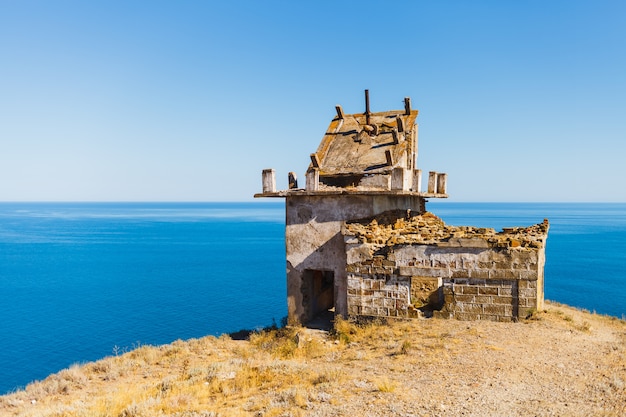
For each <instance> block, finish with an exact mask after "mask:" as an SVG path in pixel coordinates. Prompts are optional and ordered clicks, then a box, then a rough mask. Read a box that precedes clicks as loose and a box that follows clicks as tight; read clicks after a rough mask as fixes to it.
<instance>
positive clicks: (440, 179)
mask: <svg viewBox="0 0 626 417" xmlns="http://www.w3.org/2000/svg"><path fill="white" fill-rule="evenodd" d="M447 182H448V174H444V173H439V174H437V193H438V194H446V188H447V185H448V184H447Z"/></svg>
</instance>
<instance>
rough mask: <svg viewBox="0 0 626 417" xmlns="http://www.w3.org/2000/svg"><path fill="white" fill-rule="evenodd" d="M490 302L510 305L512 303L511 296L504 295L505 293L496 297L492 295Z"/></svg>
mask: <svg viewBox="0 0 626 417" xmlns="http://www.w3.org/2000/svg"><path fill="white" fill-rule="evenodd" d="M491 302H492V304H494V305H498V304H501V305H509V306H510V305H513V297H509V296H506V295H499V296H497V297H496V296H494V297H492V299H491Z"/></svg>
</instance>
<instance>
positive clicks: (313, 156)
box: [311, 153, 320, 168]
mask: <svg viewBox="0 0 626 417" xmlns="http://www.w3.org/2000/svg"><path fill="white" fill-rule="evenodd" d="M311 163H312V164H313V168H319V167H320V158H319V157H318V156H317V154H316V153H312V154H311Z"/></svg>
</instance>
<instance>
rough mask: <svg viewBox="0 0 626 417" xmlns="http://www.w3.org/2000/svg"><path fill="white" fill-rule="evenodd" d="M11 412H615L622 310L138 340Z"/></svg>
mask: <svg viewBox="0 0 626 417" xmlns="http://www.w3.org/2000/svg"><path fill="white" fill-rule="evenodd" d="M0 415H3V416H4V415H6V416H120V417H133V416H179V417H192V416H198V417H200V416H203V417H207V416H247V415H250V416H304V415H307V416H336V415H352V416H361V415H370V416H457V415H465V416H489V415H493V416H503V415H507V416H516V415H519V416H527V415H533V416H550V415H554V416H591V415H597V416H622V415H626V322H624V321H622V320H618V319H615V318H611V317H606V316H600V315H596V314H591V313H588V312H584V311H580V310H576V309H573V308H570V307H567V306H562V305H557V304H548V305H547V308H546V310H544V311H541V312H535V313H534V314H533V315H532V316H531V317H529V318H528V319H527V320H525V321H523V322H520V323H492V322H460V321H453V320H436V319H428V320H413V321H395V322H391V323H381V322H373V323H367V324H356V323H352V322H348V321H344V320H338V321H337V323H336V324H335V329H334V331H332V332H330V333H325V332H321V331H313V330H308V329H304V328H300V327H288V328H283V329H273V330H267V331H264V332H260V333H254V334H252V335H251V337H250V340H249V341H237V340H232V339H231V338H229V337H227V336H222V337H219V338H215V337H205V338H202V339H194V340H189V341H185V342H183V341H176V342H174V343H172V344H169V345H166V346H159V347H154V346H141V347H138V348H137V349H135V350H133V351H131V352H127V353H125V354H123V355H119V356H112V357H108V358H105V359H102V360H100V361H98V362H93V363H88V364H84V365H74V366H72V367H70V368H68V369H66V370H63V371H61V372H59V373H57V374H55V375H51V376H50V377H48V378H47V379H45V380H43V381H40V382H35V383H32V384H30V385H28V386H27V387H26V389H25V390H23V391H18V392H15V393H12V394H9V395H5V396H1V397H0Z"/></svg>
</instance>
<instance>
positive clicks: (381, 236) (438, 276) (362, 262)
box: [342, 212, 548, 321]
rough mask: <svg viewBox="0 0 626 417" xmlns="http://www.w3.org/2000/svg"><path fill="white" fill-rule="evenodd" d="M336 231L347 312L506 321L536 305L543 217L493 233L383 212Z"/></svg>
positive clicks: (542, 253)
mask: <svg viewBox="0 0 626 417" xmlns="http://www.w3.org/2000/svg"><path fill="white" fill-rule="evenodd" d="M342 233H343V235H344V242H345V245H346V272H347V306H348V314H349V315H352V316H359V315H364V316H383V317H417V316H420V315H422V314H426V315H435V316H438V317H445V318H457V319H462V320H476V319H485V320H495V321H511V320H517V319H518V318H519V317H525V316H526V315H527V314H528V313H529V312H530V311H531V310H533V309H541V308H543V293H544V284H543V281H544V276H543V270H544V264H545V241H546V238H547V233H548V223H547V221H544V222H543V223H541V224H538V225H534V226H531V227H525V228H521V227H520V228H508V229H505V230H504V231H502V232H500V233H496V232H495V230H493V229H487V228H474V227H467V226H464V227H454V226H448V225H445V224H444V223H443V221H441V219H439V218H437V217H436V216H434V215H432V214H431V213H426V214H424V215H417V216H414V215H412V214H411V213H407V212H405V213H401V212H389V213H385V214H384V215H382V216H378V217H377V218H372V219H366V220H361V221H358V222H349V223H346V224H345V226H344V228H343V229H342Z"/></svg>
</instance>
